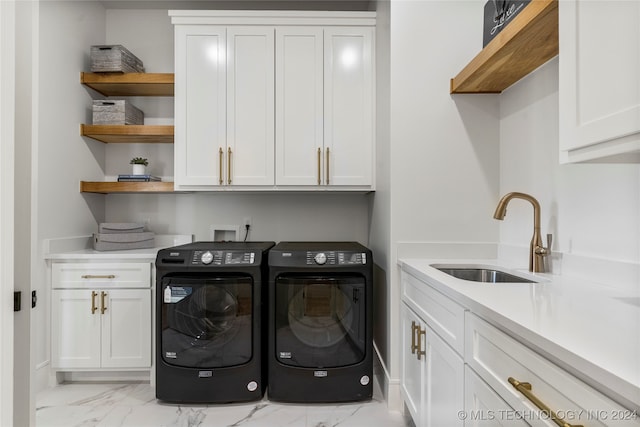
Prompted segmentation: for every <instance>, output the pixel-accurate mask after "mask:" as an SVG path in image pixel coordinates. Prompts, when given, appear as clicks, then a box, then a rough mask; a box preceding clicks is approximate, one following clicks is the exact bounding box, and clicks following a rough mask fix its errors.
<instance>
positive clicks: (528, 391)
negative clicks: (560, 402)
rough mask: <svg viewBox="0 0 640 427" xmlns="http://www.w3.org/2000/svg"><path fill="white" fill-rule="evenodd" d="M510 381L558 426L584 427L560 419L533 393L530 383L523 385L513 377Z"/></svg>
mask: <svg viewBox="0 0 640 427" xmlns="http://www.w3.org/2000/svg"><path fill="white" fill-rule="evenodd" d="M508 381H509V384H511V385H512V386H513V388H515V389H516V390H518V391H519V392H520V393H522V394H523V395H524V397H526V398H527V399H529V400H530V401H531V403H533V404H534V405H536V406H537V407H538V409H540V410H541V411H543V412H544V413H546V414H549V415H550V416H551V419H552V420H553V422H554V423H556V424H557V425H559V426H560V427H583V426H581V425H573V424H569V423H567V422H564V420H563V419H562V418H560V417H559V416H558V414H556V413H555V412H553V411H552V410H551V409H549V407H548V406H547V405H545V404H544V403H543V402H542V401H541V400H540V399H538V398H537V397H536V396H535V395H534V394H533V393H532V392H531V389H532V387H531V384H530V383H521V382H520V381H518V380H516V379H515V378H513V377H509V379H508Z"/></svg>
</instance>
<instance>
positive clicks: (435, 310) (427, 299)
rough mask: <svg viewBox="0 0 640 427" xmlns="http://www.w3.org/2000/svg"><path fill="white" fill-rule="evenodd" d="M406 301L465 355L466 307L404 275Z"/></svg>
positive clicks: (446, 340) (455, 348)
mask: <svg viewBox="0 0 640 427" xmlns="http://www.w3.org/2000/svg"><path fill="white" fill-rule="evenodd" d="M402 299H403V300H404V301H405V303H406V304H407V305H408V306H409V307H411V309H412V310H414V311H415V312H416V313H417V314H418V315H419V316H420V317H422V318H423V319H424V320H425V321H426V322H427V323H428V324H429V327H431V328H432V329H433V330H434V331H435V332H436V333H437V334H438V335H440V337H441V338H442V339H443V340H444V341H445V342H446V343H447V344H449V345H450V346H451V347H452V348H453V349H454V350H455V351H456V352H458V354H460V355H461V356H462V355H464V313H465V308H464V307H462V306H461V305H459V304H458V303H456V302H455V301H453V300H452V299H450V298H449V297H447V296H446V295H444V294H441V293H440V292H438V291H436V290H435V289H433V288H432V287H431V286H429V285H428V284H426V283H424V282H422V281H421V280H420V279H418V278H416V277H414V276H412V275H411V274H408V273H406V272H404V271H403V272H402Z"/></svg>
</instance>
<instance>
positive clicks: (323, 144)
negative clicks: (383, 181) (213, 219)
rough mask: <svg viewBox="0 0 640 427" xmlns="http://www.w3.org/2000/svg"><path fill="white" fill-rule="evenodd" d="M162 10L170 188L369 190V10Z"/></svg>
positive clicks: (371, 39)
mask: <svg viewBox="0 0 640 427" xmlns="http://www.w3.org/2000/svg"><path fill="white" fill-rule="evenodd" d="M170 15H171V16H172V22H173V23H174V24H175V144H174V145H175V147H174V150H175V154H174V159H175V189H176V190H238V189H239V190H312V191H313V190H327V189H328V190H332V189H337V190H356V191H362V190H365V191H369V190H372V189H374V187H373V183H374V136H373V135H374V133H373V126H374V114H375V109H374V87H375V85H374V26H375V13H372V12H291V11H170Z"/></svg>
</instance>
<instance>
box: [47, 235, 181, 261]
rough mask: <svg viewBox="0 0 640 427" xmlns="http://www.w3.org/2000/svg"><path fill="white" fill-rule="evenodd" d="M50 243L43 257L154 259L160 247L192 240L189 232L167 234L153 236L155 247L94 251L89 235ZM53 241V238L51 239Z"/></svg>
mask: <svg viewBox="0 0 640 427" xmlns="http://www.w3.org/2000/svg"><path fill="white" fill-rule="evenodd" d="M58 240H59V241H58V242H55V243H54V244H50V245H49V246H50V247H52V250H50V251H47V253H46V254H45V255H44V259H47V260H56V261H72V260H100V261H102V260H104V261H109V260H114V261H115V260H119V261H121V260H131V261H149V262H151V261H155V259H156V256H157V254H158V251H159V250H160V249H164V248H168V247H172V246H178V245H184V244H186V243H191V242H192V241H193V236H192V235H190V234H167V235H156V236H155V247H153V248H147V249H127V250H121V251H96V250H95V249H93V248H91V247H90V246H91V237H90V236H82V237H75V238H68V239H58ZM51 242H53V240H51Z"/></svg>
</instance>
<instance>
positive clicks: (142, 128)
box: [80, 125, 174, 144]
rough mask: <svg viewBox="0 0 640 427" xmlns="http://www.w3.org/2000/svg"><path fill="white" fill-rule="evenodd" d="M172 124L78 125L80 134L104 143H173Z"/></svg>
mask: <svg viewBox="0 0 640 427" xmlns="http://www.w3.org/2000/svg"><path fill="white" fill-rule="evenodd" d="M173 132H174V128H173V125H80V135H82V136H88V137H89V138H93V139H96V140H98V141H102V142H105V143H136V142H142V143H156V142H159V143H167V144H172V143H173Z"/></svg>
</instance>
